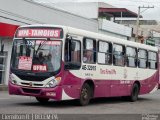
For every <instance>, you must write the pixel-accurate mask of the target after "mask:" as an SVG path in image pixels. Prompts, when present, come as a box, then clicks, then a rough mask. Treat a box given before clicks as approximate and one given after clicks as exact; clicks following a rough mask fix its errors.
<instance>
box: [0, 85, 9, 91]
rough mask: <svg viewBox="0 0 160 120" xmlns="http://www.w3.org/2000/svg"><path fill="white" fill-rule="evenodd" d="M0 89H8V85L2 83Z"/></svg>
mask: <svg viewBox="0 0 160 120" xmlns="http://www.w3.org/2000/svg"><path fill="white" fill-rule="evenodd" d="M0 91H8V86H7V85H0Z"/></svg>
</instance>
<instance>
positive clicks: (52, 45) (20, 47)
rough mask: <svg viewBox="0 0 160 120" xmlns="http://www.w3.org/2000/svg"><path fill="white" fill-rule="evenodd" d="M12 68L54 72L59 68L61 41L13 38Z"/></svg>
mask: <svg viewBox="0 0 160 120" xmlns="http://www.w3.org/2000/svg"><path fill="white" fill-rule="evenodd" d="M13 45H14V46H13V53H12V63H11V67H12V69H18V70H23V71H32V72H55V71H58V70H59V69H60V63H61V41H51V40H28V39H24V40H15V41H14V44H13Z"/></svg>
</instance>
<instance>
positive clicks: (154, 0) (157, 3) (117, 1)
mask: <svg viewBox="0 0 160 120" xmlns="http://www.w3.org/2000/svg"><path fill="white" fill-rule="evenodd" d="M37 1H38V0H37ZM40 1H43V2H106V3H108V4H111V5H113V6H115V7H118V8H127V9H129V10H131V11H133V12H135V13H138V7H139V6H141V7H142V6H144V7H148V6H150V7H153V6H154V8H149V9H147V10H146V9H145V8H141V15H142V16H143V19H147V20H158V21H160V0H40Z"/></svg>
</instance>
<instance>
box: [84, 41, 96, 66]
mask: <svg viewBox="0 0 160 120" xmlns="http://www.w3.org/2000/svg"><path fill="white" fill-rule="evenodd" d="M83 62H84V63H91V64H94V63H96V40H94V39H91V38H84V39H83Z"/></svg>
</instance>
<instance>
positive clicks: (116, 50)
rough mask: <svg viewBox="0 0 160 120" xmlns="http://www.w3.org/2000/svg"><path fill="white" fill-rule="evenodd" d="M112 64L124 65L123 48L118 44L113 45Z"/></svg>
mask: <svg viewBox="0 0 160 120" xmlns="http://www.w3.org/2000/svg"><path fill="white" fill-rule="evenodd" d="M113 64H114V65H116V66H124V65H125V47H124V46H123V45H119V44H113Z"/></svg>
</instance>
